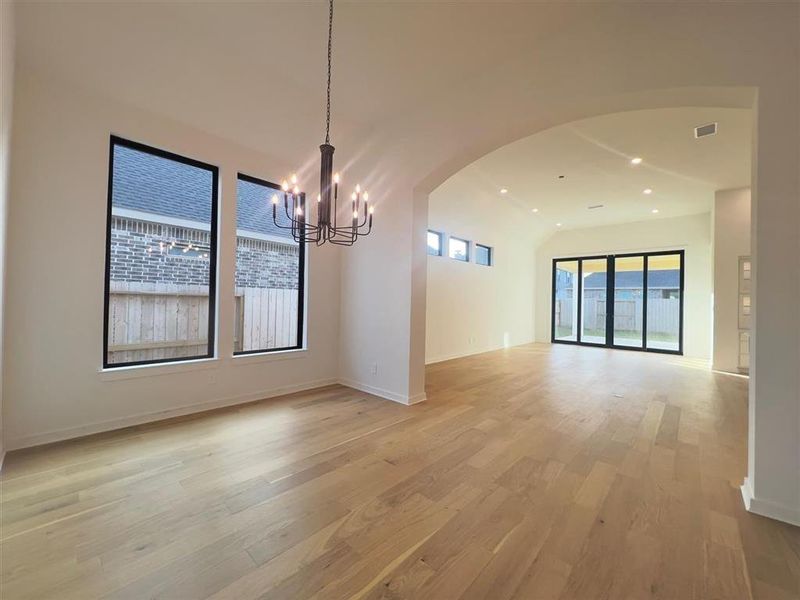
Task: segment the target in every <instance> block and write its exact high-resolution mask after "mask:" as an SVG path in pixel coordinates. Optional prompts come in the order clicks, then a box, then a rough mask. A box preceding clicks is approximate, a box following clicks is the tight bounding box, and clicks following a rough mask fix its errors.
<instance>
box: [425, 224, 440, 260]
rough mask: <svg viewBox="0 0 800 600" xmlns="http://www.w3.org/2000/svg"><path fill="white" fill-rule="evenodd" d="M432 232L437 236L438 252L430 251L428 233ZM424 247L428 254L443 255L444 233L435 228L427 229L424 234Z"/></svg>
mask: <svg viewBox="0 0 800 600" xmlns="http://www.w3.org/2000/svg"><path fill="white" fill-rule="evenodd" d="M429 233H432V234H434V235H435V236H436V237H437V238H439V252H438V253H434V252H431V247H430V246H429V245H428V234H429ZM425 248H426V251H427V253H428V256H444V233H442V232H441V231H436V230H435V229H428V231H427V233H426V234H425Z"/></svg>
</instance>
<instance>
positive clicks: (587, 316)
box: [581, 258, 608, 344]
mask: <svg viewBox="0 0 800 600" xmlns="http://www.w3.org/2000/svg"><path fill="white" fill-rule="evenodd" d="M582 262H583V273H582V274H583V292H582V298H583V309H582V310H583V316H582V319H581V341H582V342H586V343H588V344H605V343H606V287H607V281H606V276H607V267H608V261H607V260H606V259H605V258H599V259H592V260H584V261H582Z"/></svg>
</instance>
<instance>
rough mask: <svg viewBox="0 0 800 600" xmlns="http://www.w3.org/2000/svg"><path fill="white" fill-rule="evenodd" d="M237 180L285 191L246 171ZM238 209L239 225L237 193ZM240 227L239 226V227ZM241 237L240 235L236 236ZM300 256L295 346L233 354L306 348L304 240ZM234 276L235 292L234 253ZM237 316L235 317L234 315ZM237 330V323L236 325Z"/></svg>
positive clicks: (241, 354)
mask: <svg viewBox="0 0 800 600" xmlns="http://www.w3.org/2000/svg"><path fill="white" fill-rule="evenodd" d="M236 181H237V183H238V182H239V181H246V182H248V183H252V184H255V185H263V186H264V187H267V188H270V189H273V190H276V191H277V192H278V193H281V194H282V193H283V190H282V188H281V186H280V185H279V184H277V183H272V182H271V181H267V180H266V179H261V178H259V177H253V176H252V175H248V174H246V173H242V172H239V173H237V174H236ZM237 189H238V186H237ZM236 210H237V215H236V216H237V225H238V210H239V197H238V194H237V197H236ZM237 229H238V227H237ZM236 237H237V238H238V237H239V236H238V235H237V236H236ZM298 246H299V248H298V256H297V269H298V274H297V275H298V279H297V343H296V344H295V345H294V346H281V347H280V348H263V349H255V350H240V351H238V352H237V351H236V350H234V352H233V356H249V355H251V354H270V353H272V352H287V351H289V350H303V349H305V339H304V337H303V336H304V332H305V307H306V245H305V244H303V243H302V242H301V243H299V244H298ZM233 276H234V284H233V287H234V293H235V288H236V256H235V254H234V264H233ZM234 318H235V317H234ZM234 331H235V325H234Z"/></svg>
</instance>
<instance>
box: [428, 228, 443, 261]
mask: <svg viewBox="0 0 800 600" xmlns="http://www.w3.org/2000/svg"><path fill="white" fill-rule="evenodd" d="M428 254H430V255H431V256H441V255H442V234H441V233H439V232H438V231H431V230H430V229H429V230H428Z"/></svg>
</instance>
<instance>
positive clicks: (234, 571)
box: [0, 345, 800, 600]
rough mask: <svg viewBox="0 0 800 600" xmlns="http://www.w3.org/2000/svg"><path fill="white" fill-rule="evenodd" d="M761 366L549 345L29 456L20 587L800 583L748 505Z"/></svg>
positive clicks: (13, 528)
mask: <svg viewBox="0 0 800 600" xmlns="http://www.w3.org/2000/svg"><path fill="white" fill-rule="evenodd" d="M746 388H747V381H746V380H745V379H742V378H739V377H734V376H728V375H721V374H714V373H711V372H710V371H708V370H707V369H705V368H704V367H703V365H701V364H699V363H696V362H693V361H690V360H687V359H682V358H676V357H670V356H663V355H645V354H640V353H634V352H625V351H614V350H604V349H593V348H578V347H568V346H554V347H550V346H547V345H530V346H523V347H518V348H514V349H511V350H507V351H500V352H494V353H490V354H484V355H480V356H475V357H470V358H465V359H459V360H454V361H449V362H445V363H440V364H437V365H434V366H431V367H429V369H428V398H429V400H428V402H427V403H424V404H420V405H417V406H413V407H405V406H401V405H397V404H393V403H392V402H389V401H386V400H381V399H377V398H374V397H371V396H369V395H367V394H363V393H361V392H356V391H353V390H351V389H348V388H343V387H330V388H326V389H321V390H315V391H313V392H306V393H301V394H295V395H292V396H287V397H284V398H280V399H273V400H268V401H263V402H260V403H254V404H249V405H246V406H243V407H238V408H233V409H226V410H221V411H217V412H213V413H206V414H203V415H200V416H197V417H195V418H187V419H181V420H175V421H171V422H167V423H160V424H154V425H149V426H142V427H136V428H130V429H126V430H122V431H118V432H114V433H110V434H103V435H98V436H93V437H89V438H84V439H81V440H77V441H72V442H67V443H61V444H56V445H51V446H47V447H42V448H39V449H33V450H29V451H21V452H16V453H11V454H10V455H9V456H8V457H7V459H6V465H5V468H4V471H3V474H2V477H1V478H0V481H1V482H2V556H1V558H2V567H1V569H2V572H1V574H0V576H1V577H2V594H0V596H2V598H3V600H16V599H21V598H58V599H68V598H75V599H81V600H86V599H92V598H133V599H137V600H138V599H144V598H168V599H184V598H187V599H189V598H191V599H195V598H198V599H199V598H213V599H215V600H218V599H223V598H229V599H236V600H241V599H247V598H268V599H270V600H272V599H283V598H286V599H292V600H298V599H304V598H317V599H323V598H325V599H328V598H358V599H378V598H386V599H389V598H391V599H397V598H411V599H426V598H429V599H433V600H447V599H450V598H452V599H456V598H465V599H472V598H486V599H491V600H501V599H505V598H521V599H526V600H528V599H545V598H576V599H590V598H625V599H627V598H634V599H638V598H669V599H689V598H703V599H711V598H750V597H753V598H765V599H770V600H773V599H774V600H782V599H788V598H795V599H796V598H798V597H800V529H798V528H793V527H790V526H788V525H784V524H781V523H778V522H776V521H772V520H770V519H766V518H762V517H758V516H755V515H752V514H749V513H747V512H745V511H744V509H743V508H742V501H741V496H740V493H739V489H738V486H739V484H740V483H741V481H742V478H743V476H744V473H745V461H746V448H745V444H746V432H747V423H746V419H747V411H746Z"/></svg>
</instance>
